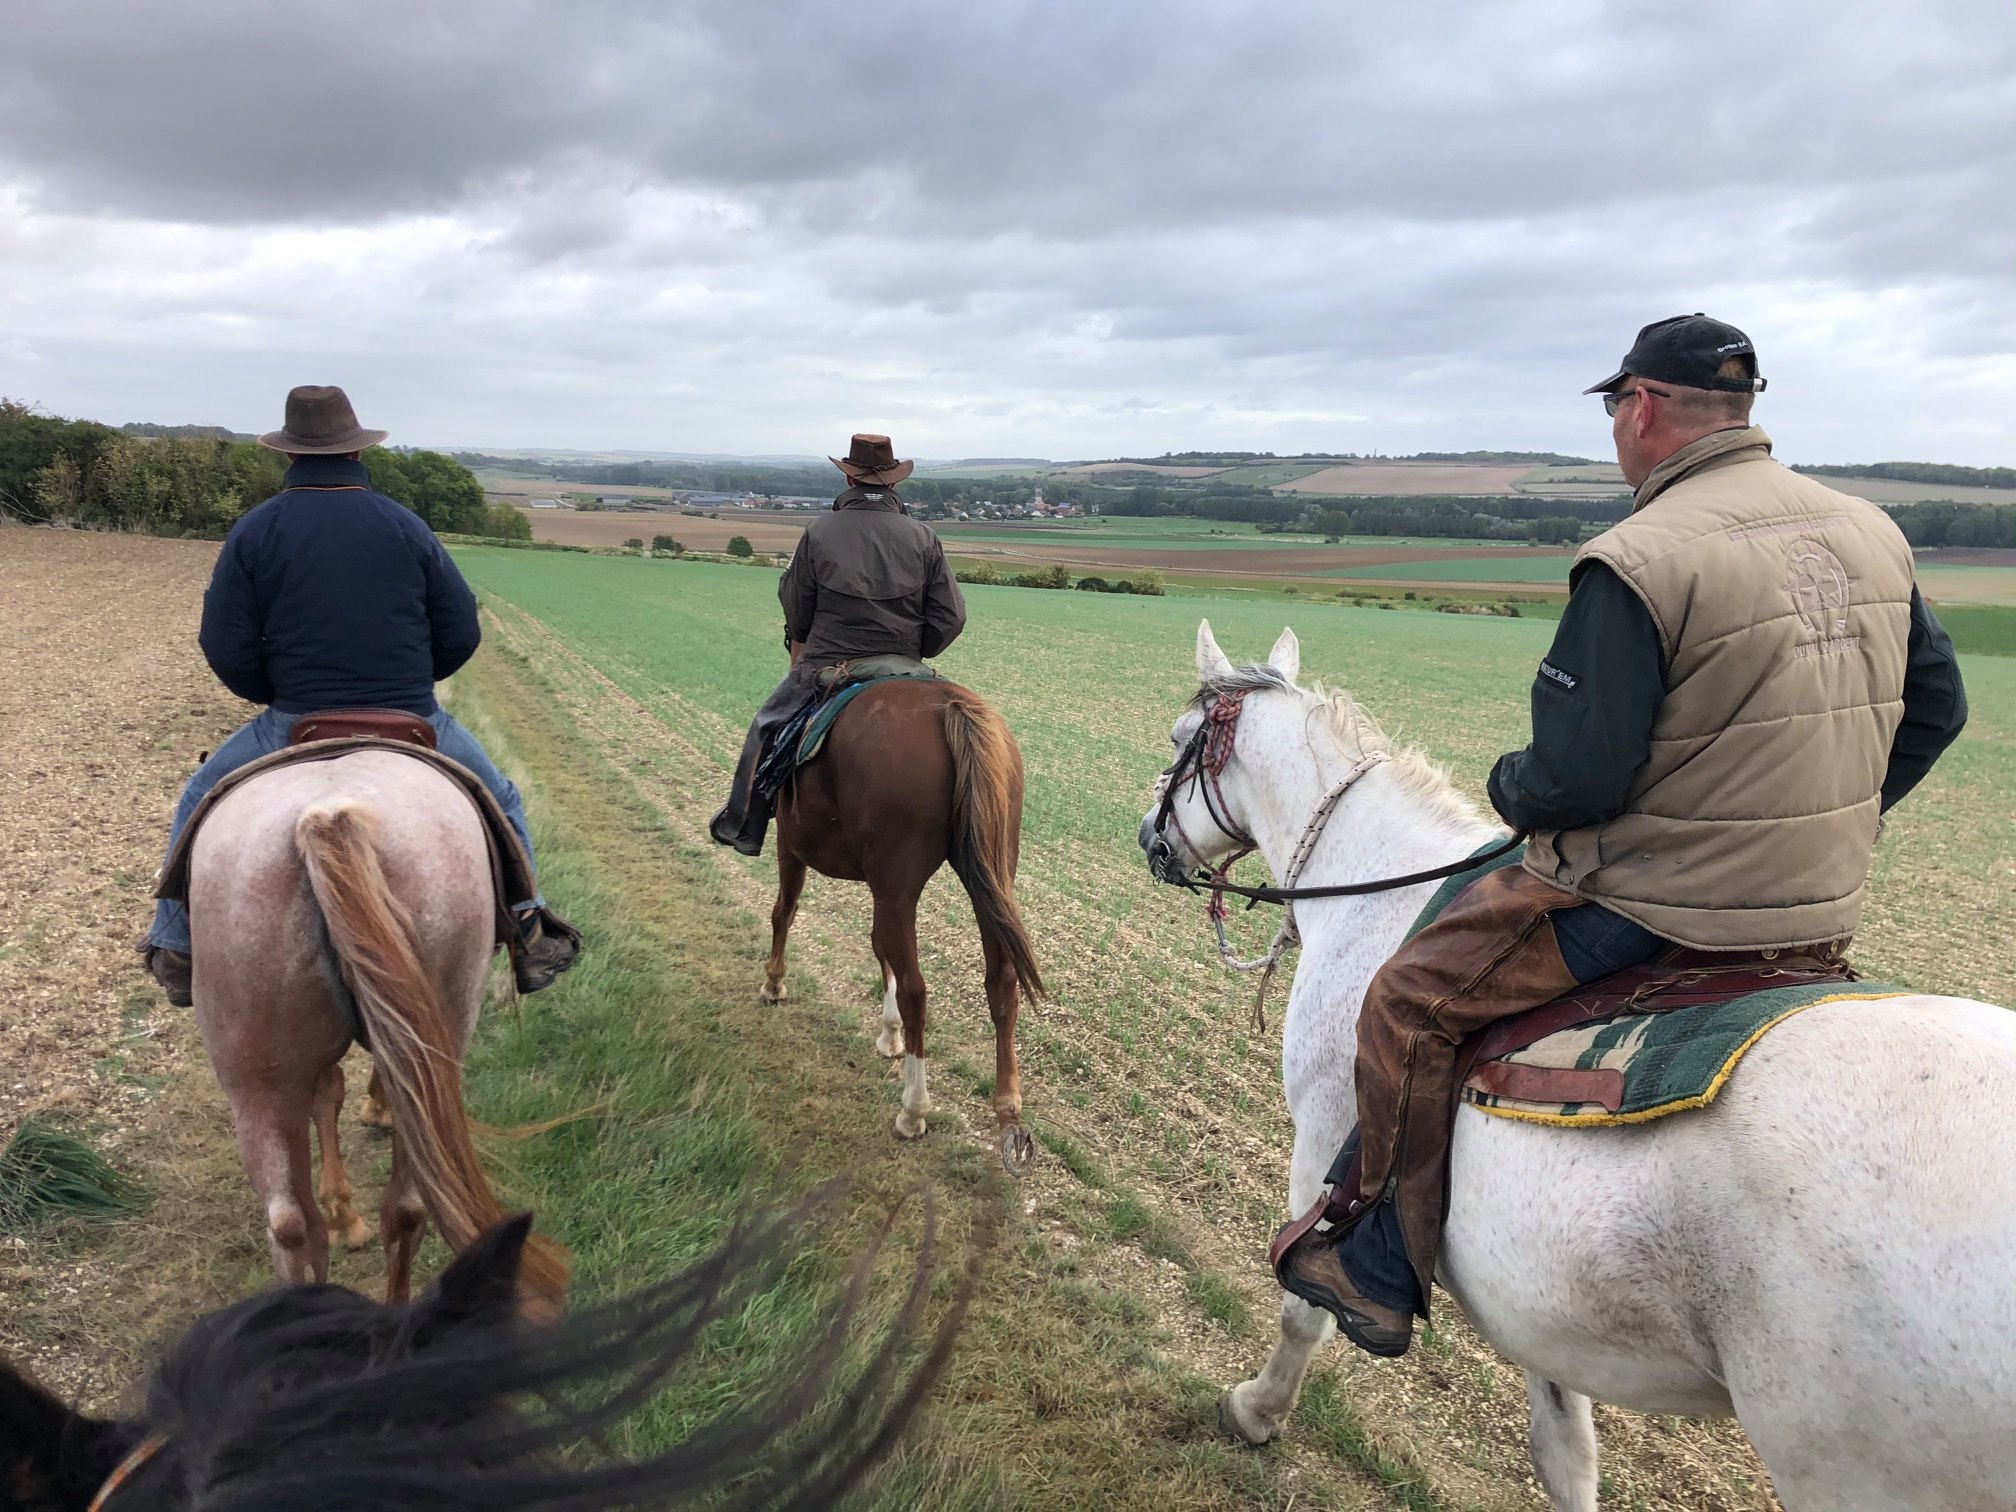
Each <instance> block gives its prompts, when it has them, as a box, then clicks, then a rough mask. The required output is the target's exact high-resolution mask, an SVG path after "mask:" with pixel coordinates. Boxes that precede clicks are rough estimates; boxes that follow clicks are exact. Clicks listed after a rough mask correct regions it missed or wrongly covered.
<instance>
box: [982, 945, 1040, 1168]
mask: <svg viewBox="0 0 2016 1512" xmlns="http://www.w3.org/2000/svg"><path fill="white" fill-rule="evenodd" d="M980 949H981V952H982V954H983V956H984V958H985V960H986V963H987V1015H988V1017H990V1018H991V1019H993V1020H994V1122H995V1124H996V1125H997V1126H998V1127H999V1129H1000V1131H1001V1163H1002V1164H1003V1165H1004V1166H1006V1167H1007V1168H1008V1171H1009V1174H1010V1175H1014V1176H1019V1175H1021V1174H1022V1173H1023V1172H1025V1171H1027V1170H1028V1169H1029V1163H1030V1161H1031V1160H1033V1159H1034V1158H1035V1153H1036V1151H1035V1146H1034V1145H1032V1144H1031V1143H1030V1141H1029V1131H1028V1130H1027V1129H1024V1128H1023V1127H1022V1069H1021V1067H1020V1066H1019V1065H1017V1064H1016V1061H1015V1017H1016V1015H1017V1013H1019V1012H1020V1011H1021V1006H1022V994H1021V980H1020V978H1018V977H1017V976H1016V974H1015V967H1014V965H1013V964H1012V963H1011V962H1010V961H1009V959H1008V953H1007V952H1006V951H1004V950H1003V949H1002V948H1001V945H1000V942H999V941H998V940H995V939H994V938H993V937H992V936H990V935H988V934H987V933H986V932H985V931H984V930H983V931H982V932H981V935H980Z"/></svg>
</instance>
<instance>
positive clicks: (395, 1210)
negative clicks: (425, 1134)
mask: <svg viewBox="0 0 2016 1512" xmlns="http://www.w3.org/2000/svg"><path fill="white" fill-rule="evenodd" d="M426 1232H427V1205H426V1204H425V1203H424V1202H422V1201H421V1200H420V1190H419V1188H418V1187H417V1186H415V1185H414V1182H413V1168H412V1166H411V1165H410V1164H409V1163H408V1161H407V1159H406V1142H405V1140H403V1139H401V1138H400V1137H399V1135H398V1134H397V1133H394V1134H393V1136H392V1174H391V1176H390V1177H389V1178H388V1179H387V1180H386V1182H385V1201H384V1205H383V1206H382V1207H380V1208H379V1210H378V1235H379V1237H380V1239H382V1240H383V1241H384V1244H385V1300H386V1302H388V1303H403V1302H406V1301H409V1300H411V1298H412V1295H413V1256H414V1254H415V1253H417V1252H418V1250H419V1248H420V1239H421V1236H422V1235H424V1234H425V1233H426Z"/></svg>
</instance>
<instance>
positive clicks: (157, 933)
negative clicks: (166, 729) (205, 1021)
mask: <svg viewBox="0 0 2016 1512" xmlns="http://www.w3.org/2000/svg"><path fill="white" fill-rule="evenodd" d="M300 717H301V716H300V715H299V714H282V713H281V712H280V711H279V710H277V709H263V710H261V711H260V713H259V715H258V716H257V717H256V718H255V719H253V720H252V722H251V723H250V724H246V725H241V726H240V727H239V728H238V729H236V730H234V731H233V732H232V733H231V736H230V738H229V739H227V740H226V741H225V742H224V744H222V745H220V746H219V747H217V749H216V750H214V751H212V752H211V753H210V759H209V760H208V761H206V762H204V763H203V765H201V766H200V767H198V768H196V775H195V776H193V777H191V778H190V779H189V782H188V785H187V786H186V787H184V788H183V789H182V798H181V801H180V802H178V803H177V804H176V805H175V822H174V824H173V825H172V826H170V828H169V830H168V849H169V850H170V851H171V852H172V851H173V850H174V849H175V842H176V841H177V840H179V839H180V838H181V837H182V830H183V828H184V826H186V825H187V824H188V823H189V816H190V815H191V814H193V813H195V812H196V805H197V804H199V803H201V802H202V801H203V799H204V797H205V796H206V795H207V794H208V793H209V791H210V789H212V788H214V787H215V786H217V784H218V783H219V782H221V781H223V780H224V778H225V777H227V776H229V775H230V774H231V773H232V772H235V771H237V770H238V768H240V767H242V766H249V765H251V764H252V763H253V762H255V761H257V760H258V759H259V758H260V757H261V756H270V755H271V754H272V753H273V752H275V751H277V750H279V749H281V748H282V747H283V746H285V745H286V744H287V732H288V731H289V730H291V729H292V728H293V727H294V721H295V720H297V719H299V718H300ZM427 722H428V723H429V724H431V725H433V726H434V744H435V748H436V749H437V750H439V751H440V752H441V754H442V755H443V756H446V757H447V758H448V759H449V760H450V761H457V762H460V763H461V764H462V765H463V766H465V767H467V768H469V770H470V771H472V772H474V773H475V774H476V775H477V776H478V777H481V778H482V779H483V785H484V786H485V787H487V788H488V789H490V793H491V796H492V797H494V798H495V799H496V800H497V805H498V807H500V808H501V809H503V810H504V817H505V818H506V819H509V820H510V821H511V828H512V829H514V830H516V831H517V832H518V838H519V840H521V841H522V842H523V843H524V846H525V854H526V856H527V857H528V858H529V857H530V856H531V855H532V832H531V830H529V829H528V828H526V825H525V801H524V800H523V799H522V798H520V797H519V796H518V789H517V788H516V787H515V786H514V785H513V784H512V782H511V779H510V778H509V777H506V776H505V775H504V774H503V773H502V772H500V771H498V770H497V768H496V766H495V764H493V763H492V762H491V760H490V758H489V756H488V755H487V754H485V752H484V750H483V747H481V746H480V745H478V744H477V743H476V737H475V736H473V735H471V734H470V733H469V732H468V731H467V730H465V729H463V728H462V726H460V725H459V724H457V723H456V722H455V721H454V720H453V719H452V718H451V717H449V714H448V711H447V710H446V709H439V708H437V709H436V710H435V711H434V713H433V714H432V715H431V716H429V718H428V721H427ZM545 901H546V900H545V899H544V898H537V897H535V898H532V899H530V900H529V903H528V904H527V905H521V906H529V905H530V904H542V903H544V902H545ZM147 943H148V944H149V945H158V946H161V947H162V948H163V949H166V950H173V951H178V952H180V953H181V954H183V955H187V954H189V910H188V908H187V907H185V906H184V905H183V904H181V903H177V902H174V901H172V900H170V899H168V898H158V899H156V900H155V903H154V927H153V928H152V929H150V930H148V931H147Z"/></svg>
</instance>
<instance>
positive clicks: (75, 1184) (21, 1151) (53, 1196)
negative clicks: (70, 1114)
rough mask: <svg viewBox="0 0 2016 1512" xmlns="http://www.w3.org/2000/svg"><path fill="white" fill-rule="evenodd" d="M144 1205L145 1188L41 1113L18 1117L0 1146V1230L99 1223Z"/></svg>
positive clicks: (15, 1231)
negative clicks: (10, 1134) (66, 1222)
mask: <svg viewBox="0 0 2016 1512" xmlns="http://www.w3.org/2000/svg"><path fill="white" fill-rule="evenodd" d="M145 1206H146V1192H145V1191H144V1190H143V1189H142V1188H141V1186H140V1185H139V1183H138V1182H136V1181H134V1180H132V1179H131V1178H130V1177H127V1176H125V1175H123V1174H122V1173H121V1172H120V1171H119V1169H118V1168H117V1167H115V1166H114V1165H113V1164H112V1162H111V1161H109V1160H107V1159H106V1158H105V1157H104V1156H103V1155H101V1154H99V1153H98V1151H97V1149H96V1148H95V1147H94V1146H93V1145H92V1144H91V1142H90V1141H89V1140H88V1139H86V1138H84V1137H83V1136H82V1135H80V1134H76V1133H73V1132H71V1131H70V1130H69V1129H66V1128H64V1127H63V1126H62V1125H60V1124H58V1123H57V1122H55V1121H54V1120H53V1119H50V1118H48V1117H46V1116H44V1115H42V1114H37V1113H31V1114H29V1115H28V1116H27V1117H26V1118H24V1119H22V1120H21V1123H20V1125H19V1126H18V1127H17V1128H16V1129H15V1130H14V1137H13V1138H12V1139H10V1140H8V1141H7V1147H6V1148H5V1149H4V1150H0V1233H7V1234H24V1233H26V1232H27V1231H28V1230H30V1229H31V1228H39V1227H41V1226H43V1225H44V1224H48V1223H55V1222H58V1221H61V1220H62V1219H65V1218H75V1219H82V1220H84V1221H86V1222H93V1223H104V1222H109V1221H110V1220H112V1219H115V1218H126V1217H130V1216H131V1215H133V1214H134V1213H137V1212H139V1211H140V1210H141V1209H142V1208H143V1207H145Z"/></svg>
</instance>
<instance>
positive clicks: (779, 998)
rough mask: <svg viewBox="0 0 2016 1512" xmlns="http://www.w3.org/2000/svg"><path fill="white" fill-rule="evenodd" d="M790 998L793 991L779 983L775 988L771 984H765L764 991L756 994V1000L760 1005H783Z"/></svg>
mask: <svg viewBox="0 0 2016 1512" xmlns="http://www.w3.org/2000/svg"><path fill="white" fill-rule="evenodd" d="M790 997H791V989H790V988H789V987H786V986H785V985H784V984H783V983H782V982H778V983H776V984H775V985H774V986H773V985H772V984H771V983H769V982H765V983H764V984H763V990H762V991H761V992H759V993H757V994H756V1000H757V1001H758V1002H759V1003H783V1002H788V1001H789V1000H790Z"/></svg>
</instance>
